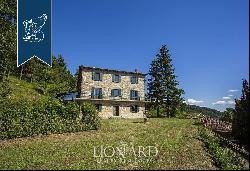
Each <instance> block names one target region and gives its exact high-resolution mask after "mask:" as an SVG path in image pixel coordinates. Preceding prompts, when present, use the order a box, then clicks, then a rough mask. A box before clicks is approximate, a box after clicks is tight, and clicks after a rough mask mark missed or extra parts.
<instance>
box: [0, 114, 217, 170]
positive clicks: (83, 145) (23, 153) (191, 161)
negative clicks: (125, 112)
mask: <svg viewBox="0 0 250 171" xmlns="http://www.w3.org/2000/svg"><path fill="white" fill-rule="evenodd" d="M197 136H198V132H197V126H196V125H194V124H193V123H192V120H180V119H149V121H148V122H147V123H145V124H144V123H140V122H136V121H135V120H103V121H102V128H101V129H100V130H99V131H88V132H79V133H71V134H61V135H49V136H42V137H34V138H21V139H15V140H5V141H0V169H217V168H216V167H215V166H214V164H213V162H212V161H211V159H210V157H209V155H208V153H207V152H206V151H205V150H204V148H203V144H202V142H200V141H199V140H198V139H197ZM121 143H126V144H128V145H129V144H131V143H132V144H133V145H134V147H135V148H138V146H148V145H151V146H157V148H158V150H159V153H158V155H157V156H156V157H153V158H151V160H150V161H149V162H146V159H147V158H139V157H138V158H137V159H138V160H140V161H141V162H139V163H135V162H133V161H134V160H133V156H132V155H126V161H127V162H125V163H119V162H116V163H115V162H110V161H109V162H108V163H106V162H103V163H102V164H99V163H98V162H97V159H96V158H94V157H93V148H94V146H99V147H100V146H101V145H104V146H113V147H116V146H121ZM113 159H118V160H119V157H118V156H116V157H114V158H113ZM128 159H131V161H129V160H128Z"/></svg>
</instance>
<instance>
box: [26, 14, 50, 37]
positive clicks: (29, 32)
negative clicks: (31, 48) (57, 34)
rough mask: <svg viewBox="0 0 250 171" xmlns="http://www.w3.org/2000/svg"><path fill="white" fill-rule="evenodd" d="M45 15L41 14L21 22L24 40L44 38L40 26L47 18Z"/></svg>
mask: <svg viewBox="0 0 250 171" xmlns="http://www.w3.org/2000/svg"><path fill="white" fill-rule="evenodd" d="M47 18H48V17H47V15H46V14H43V15H42V16H40V17H38V18H34V19H30V20H25V21H24V22H23V25H24V31H25V35H24V37H23V40H24V41H27V42H40V41H43V39H44V33H43V32H42V28H43V26H44V25H45V22H46V20H47Z"/></svg>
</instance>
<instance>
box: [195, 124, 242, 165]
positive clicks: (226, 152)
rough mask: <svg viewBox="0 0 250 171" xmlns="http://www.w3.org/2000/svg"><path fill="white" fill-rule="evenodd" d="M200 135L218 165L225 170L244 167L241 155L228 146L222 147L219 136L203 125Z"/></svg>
mask: <svg viewBox="0 0 250 171" xmlns="http://www.w3.org/2000/svg"><path fill="white" fill-rule="evenodd" d="M199 135H200V138H201V140H202V141H203V142H204V144H205V146H206V148H207V149H208V152H209V153H210V154H211V155H212V156H213V159H214V161H215V162H216V164H217V165H218V167H220V168H221V169H223V170H235V169H243V168H242V167H243V166H242V165H241V161H240V156H238V154H236V153H235V152H233V151H232V150H230V149H228V148H222V147H221V145H220V144H221V142H220V139H219V138H218V137H217V136H215V135H213V134H212V133H211V132H210V131H209V130H207V129H206V128H205V127H203V126H199Z"/></svg>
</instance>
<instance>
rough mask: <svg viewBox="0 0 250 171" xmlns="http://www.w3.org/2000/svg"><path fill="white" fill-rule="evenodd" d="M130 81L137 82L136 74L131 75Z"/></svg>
mask: <svg viewBox="0 0 250 171" xmlns="http://www.w3.org/2000/svg"><path fill="white" fill-rule="evenodd" d="M130 81H131V84H138V77H137V76H131V77H130Z"/></svg>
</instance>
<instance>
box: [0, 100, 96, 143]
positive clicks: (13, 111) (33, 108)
mask: <svg viewBox="0 0 250 171" xmlns="http://www.w3.org/2000/svg"><path fill="white" fill-rule="evenodd" d="M85 110H86V107H85ZM88 111H91V110H88ZM91 112H94V111H91ZM79 113H80V112H79V106H78V104H76V103H74V102H71V103H67V104H64V103H63V102H62V101H60V100H58V99H52V98H50V99H40V100H38V101H32V102H31V101H29V100H25V99H24V100H22V101H11V100H8V99H5V100H4V101H0V139H11V138H17V137H26V136H34V135H41V134H44V135H47V134H51V133H65V132H78V131H84V130H88V129H98V128H99V127H98V126H97V125H99V122H98V120H96V119H95V118H94V119H93V118H91V117H86V118H84V119H80V117H79ZM94 114H95V113H94ZM86 116H92V113H88V114H86ZM95 122H98V123H95ZM91 125H93V126H91Z"/></svg>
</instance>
